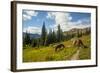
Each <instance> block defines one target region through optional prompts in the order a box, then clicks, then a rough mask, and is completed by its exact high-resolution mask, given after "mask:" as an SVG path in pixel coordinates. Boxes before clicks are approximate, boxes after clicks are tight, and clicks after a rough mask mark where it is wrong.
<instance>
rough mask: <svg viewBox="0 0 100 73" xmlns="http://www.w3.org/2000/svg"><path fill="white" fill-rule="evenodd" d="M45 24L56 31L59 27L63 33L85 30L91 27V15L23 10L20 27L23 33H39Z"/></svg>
mask: <svg viewBox="0 0 100 73" xmlns="http://www.w3.org/2000/svg"><path fill="white" fill-rule="evenodd" d="M43 22H45V25H46V28H47V30H48V31H49V29H52V30H55V31H56V30H57V26H58V25H60V26H61V29H62V30H63V31H68V30H70V29H72V28H85V27H90V26H91V14H90V13H82V12H81V13H79V12H56V11H38V10H23V11H22V25H23V32H26V31H27V32H29V33H34V34H35V33H38V34H40V33H41V28H42V25H43Z"/></svg>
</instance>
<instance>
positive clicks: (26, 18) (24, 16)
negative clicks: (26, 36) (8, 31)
mask: <svg viewBox="0 0 100 73" xmlns="http://www.w3.org/2000/svg"><path fill="white" fill-rule="evenodd" d="M30 19H31V16H29V15H26V14H23V20H30Z"/></svg>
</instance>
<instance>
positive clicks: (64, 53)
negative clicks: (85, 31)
mask: <svg viewBox="0 0 100 73" xmlns="http://www.w3.org/2000/svg"><path fill="white" fill-rule="evenodd" d="M72 39H73V38H72ZM80 39H81V40H82V41H83V43H84V45H86V46H88V47H87V48H81V49H80V48H77V47H73V44H72V41H71V40H68V41H66V40H65V41H63V42H61V43H62V44H64V45H65V48H64V49H62V50H60V51H57V52H55V47H54V45H53V44H52V45H49V46H40V47H39V48H37V47H31V46H27V47H26V49H23V62H43V61H44V62H45V61H62V60H70V59H71V57H72V56H73V55H74V54H75V53H76V52H77V50H80V52H79V60H84V59H90V58H91V49H90V42H91V41H90V39H91V37H90V35H84V36H82V37H80Z"/></svg>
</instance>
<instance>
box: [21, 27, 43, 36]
mask: <svg viewBox="0 0 100 73" xmlns="http://www.w3.org/2000/svg"><path fill="white" fill-rule="evenodd" d="M23 32H28V33H33V34H41V28H39V27H33V26H29V27H27V28H24V29H23Z"/></svg>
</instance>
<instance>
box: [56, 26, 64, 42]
mask: <svg viewBox="0 0 100 73" xmlns="http://www.w3.org/2000/svg"><path fill="white" fill-rule="evenodd" d="M62 40H63V32H62V30H61V28H60V25H58V31H57V42H60V41H62Z"/></svg>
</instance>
